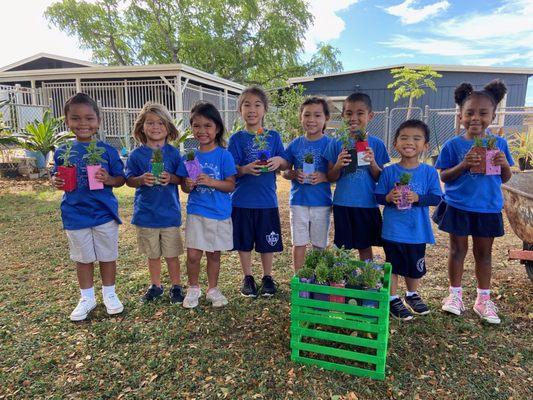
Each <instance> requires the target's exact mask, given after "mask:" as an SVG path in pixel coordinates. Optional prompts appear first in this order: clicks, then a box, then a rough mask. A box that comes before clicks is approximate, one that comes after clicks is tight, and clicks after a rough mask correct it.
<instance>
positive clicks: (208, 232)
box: [185, 214, 233, 252]
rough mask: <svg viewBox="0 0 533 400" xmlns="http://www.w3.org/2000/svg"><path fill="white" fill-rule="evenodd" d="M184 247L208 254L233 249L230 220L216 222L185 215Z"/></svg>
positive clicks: (197, 216)
mask: <svg viewBox="0 0 533 400" xmlns="http://www.w3.org/2000/svg"><path fill="white" fill-rule="evenodd" d="M185 246H186V247H187V248H188V249H198V250H203V251H208V252H213V251H224V250H231V249H233V224H232V222H231V218H228V219H223V220H216V219H211V218H206V217H202V216H200V215H194V214H187V224H186V226H185Z"/></svg>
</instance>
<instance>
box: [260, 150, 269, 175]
mask: <svg viewBox="0 0 533 400" xmlns="http://www.w3.org/2000/svg"><path fill="white" fill-rule="evenodd" d="M269 158H270V151H269V150H257V160H258V161H259V162H258V163H257V164H258V165H259V166H260V167H261V172H268V167H267V166H266V165H267V164H268V159H269Z"/></svg>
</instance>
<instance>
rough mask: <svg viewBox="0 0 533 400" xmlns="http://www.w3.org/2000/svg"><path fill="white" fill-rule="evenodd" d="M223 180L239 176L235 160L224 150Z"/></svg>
mask: <svg viewBox="0 0 533 400" xmlns="http://www.w3.org/2000/svg"><path fill="white" fill-rule="evenodd" d="M221 169H222V179H226V178H228V177H230V176H233V175H237V168H235V160H233V156H232V155H231V153H230V152H229V151H226V150H224V155H223V156H222V168H221Z"/></svg>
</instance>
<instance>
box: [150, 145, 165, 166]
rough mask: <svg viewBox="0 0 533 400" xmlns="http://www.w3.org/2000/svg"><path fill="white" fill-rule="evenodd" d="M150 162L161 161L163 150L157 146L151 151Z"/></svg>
mask: <svg viewBox="0 0 533 400" xmlns="http://www.w3.org/2000/svg"><path fill="white" fill-rule="evenodd" d="M152 162H153V163H162V162H163V151H162V150H161V147H159V146H157V148H156V149H154V150H153V152H152Z"/></svg>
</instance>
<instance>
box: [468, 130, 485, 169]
mask: <svg viewBox="0 0 533 400" xmlns="http://www.w3.org/2000/svg"><path fill="white" fill-rule="evenodd" d="M472 152H473V153H475V154H477V155H478V156H479V158H480V159H481V161H480V162H479V164H478V165H474V166H473V167H470V172H471V173H473V174H484V173H485V171H486V168H487V162H486V159H487V148H486V147H485V143H484V142H483V139H482V138H480V137H475V138H474V145H473V146H472Z"/></svg>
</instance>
